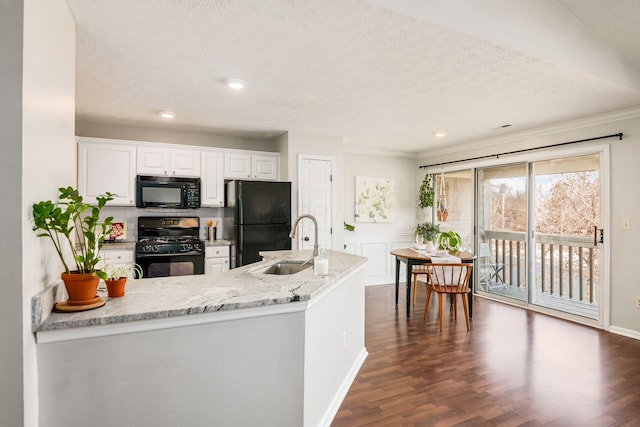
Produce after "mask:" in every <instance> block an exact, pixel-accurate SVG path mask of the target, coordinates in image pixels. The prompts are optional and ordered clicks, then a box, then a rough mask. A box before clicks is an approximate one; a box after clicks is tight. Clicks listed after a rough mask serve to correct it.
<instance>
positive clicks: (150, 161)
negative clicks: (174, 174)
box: [137, 145, 170, 175]
mask: <svg viewBox="0 0 640 427" xmlns="http://www.w3.org/2000/svg"><path fill="white" fill-rule="evenodd" d="M137 171H138V174H139V175H170V170H169V149H168V148H162V147H155V146H146V145H145V146H139V147H138V161H137Z"/></svg>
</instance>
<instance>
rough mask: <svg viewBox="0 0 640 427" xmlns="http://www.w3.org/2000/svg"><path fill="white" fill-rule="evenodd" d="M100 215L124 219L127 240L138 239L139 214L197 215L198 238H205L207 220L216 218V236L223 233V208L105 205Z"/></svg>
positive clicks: (119, 219) (116, 219) (115, 219)
mask: <svg viewBox="0 0 640 427" xmlns="http://www.w3.org/2000/svg"><path fill="white" fill-rule="evenodd" d="M102 216H103V217H107V216H112V217H113V220H114V221H126V223H127V239H126V240H127V241H135V240H138V217H139V216H197V217H199V218H200V238H202V239H205V238H206V228H207V220H208V219H211V220H212V221H213V222H214V223H215V222H216V219H217V220H218V226H217V237H218V239H220V238H222V237H221V236H223V235H224V230H223V227H224V225H223V224H224V221H222V217H223V208H200V209H153V208H149V209H139V208H136V207H133V206H132V207H128V206H105V207H104V208H103V209H102Z"/></svg>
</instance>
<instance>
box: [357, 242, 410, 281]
mask: <svg viewBox="0 0 640 427" xmlns="http://www.w3.org/2000/svg"><path fill="white" fill-rule="evenodd" d="M349 237H351V238H350V239H348V240H345V243H344V250H345V252H349V253H352V254H356V255H361V256H363V257H367V258H368V259H369V261H368V262H367V267H366V269H365V284H366V285H382V284H387V283H393V282H394V281H395V257H393V256H392V255H391V254H390V252H391V251H392V250H393V249H397V248H406V247H409V246H411V245H413V235H412V234H411V233H380V234H373V235H371V234H370V235H368V236H366V237H362V238H357V237H356V236H349ZM405 271H406V270H405V268H404V264H400V281H401V282H404V275H405Z"/></svg>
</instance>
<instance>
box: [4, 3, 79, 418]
mask: <svg viewBox="0 0 640 427" xmlns="http://www.w3.org/2000/svg"><path fill="white" fill-rule="evenodd" d="M3 4H6V2H3ZM23 34H24V47H23V64H24V65H23V67H24V68H23V82H22V90H23V93H22V141H21V145H22V149H21V152H22V160H21V161H16V162H15V163H14V165H13V166H12V168H13V169H14V170H17V169H19V168H20V164H21V165H22V174H21V176H18V175H16V176H15V177H14V179H12V180H7V182H15V183H18V182H21V183H22V195H21V196H22V198H21V199H20V198H19V197H16V198H15V199H14V200H15V201H16V203H15V206H17V207H19V208H20V211H21V212H20V218H21V221H20V222H18V221H15V222H14V223H21V226H20V227H15V228H16V229H18V230H19V232H20V233H21V238H20V239H17V240H16V241H21V242H22V251H21V254H18V255H16V258H18V259H15V260H13V262H14V265H15V266H19V265H21V266H22V282H21V283H22V284H21V286H19V285H13V286H15V287H17V288H21V290H22V319H21V327H18V326H17V325H16V324H15V323H14V322H15V320H16V319H9V322H10V323H11V324H13V326H14V327H17V328H18V329H19V330H21V331H22V339H23V352H24V353H23V368H24V376H23V381H24V419H23V423H24V425H27V426H35V425H37V424H38V400H37V386H38V372H37V368H36V363H37V360H36V346H35V342H34V338H33V334H32V333H31V296H33V295H35V294H36V293H37V292H39V291H40V290H41V289H43V287H44V286H45V285H46V284H48V283H50V282H52V281H54V280H58V279H59V277H60V271H61V264H60V261H59V260H58V258H57V256H56V255H55V251H54V250H53V246H52V245H51V243H50V242H49V241H47V240H45V239H40V238H38V237H36V234H35V233H34V232H33V231H32V230H31V227H32V225H33V222H32V220H31V205H32V204H33V203H34V202H36V201H39V200H43V199H50V200H56V199H57V194H58V191H57V188H58V187H61V186H67V185H72V186H75V185H76V173H75V167H76V166H75V165H76V154H75V141H74V122H75V23H74V21H73V18H72V16H71V13H70V11H69V9H68V7H67V4H66V2H65V1H64V0H51V1H46V2H43V1H38V0H27V1H25V2H24V33H23ZM3 169H4V168H3ZM5 201H6V200H5ZM10 205H12V204H11V203H5V208H7V207H8V206H10ZM8 228H10V227H8ZM18 283H20V282H18ZM8 285H9V284H8ZM7 287H9V286H7ZM3 314H4V311H3ZM3 320H4V319H3ZM1 323H4V321H3V322H1ZM15 369H16V370H19V367H18V366H16V367H15ZM41 375H44V376H46V375H47V372H42V373H41ZM3 388H4V383H3ZM14 392H16V391H14ZM20 397H21V398H22V396H20ZM2 412H4V411H2ZM0 424H1V423H0ZM20 424H22V422H18V423H9V424H3V425H20Z"/></svg>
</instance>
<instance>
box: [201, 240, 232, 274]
mask: <svg viewBox="0 0 640 427" xmlns="http://www.w3.org/2000/svg"><path fill="white" fill-rule="evenodd" d="M204 257H205V258H204V274H217V273H222V272H224V271H229V246H208V247H207V249H206V252H205V256H204Z"/></svg>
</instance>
